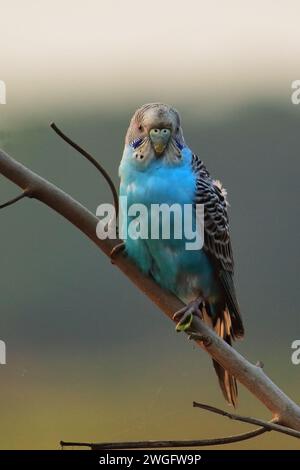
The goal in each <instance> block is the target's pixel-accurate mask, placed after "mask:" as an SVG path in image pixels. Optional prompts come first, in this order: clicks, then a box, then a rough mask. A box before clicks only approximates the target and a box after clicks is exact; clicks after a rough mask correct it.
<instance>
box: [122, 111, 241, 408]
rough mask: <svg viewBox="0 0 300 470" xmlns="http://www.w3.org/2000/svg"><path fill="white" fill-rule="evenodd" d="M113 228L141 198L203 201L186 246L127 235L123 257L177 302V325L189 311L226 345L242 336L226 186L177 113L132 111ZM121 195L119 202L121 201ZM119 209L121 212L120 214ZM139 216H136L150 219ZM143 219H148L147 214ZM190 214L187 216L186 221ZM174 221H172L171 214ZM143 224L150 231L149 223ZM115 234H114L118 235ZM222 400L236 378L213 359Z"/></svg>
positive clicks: (231, 397) (187, 323)
mask: <svg viewBox="0 0 300 470" xmlns="http://www.w3.org/2000/svg"><path fill="white" fill-rule="evenodd" d="M119 177H120V189H119V196H120V215H121V219H122V221H123V222H122V223H121V228H120V230H121V232H122V234H123V236H124V233H126V230H128V228H129V225H130V224H132V223H133V224H134V223H135V226H134V227H135V228H136V229H137V227H138V225H139V224H141V221H142V220H143V218H142V216H141V217H140V218H138V217H137V219H136V221H135V222H134V220H135V219H134V217H133V216H132V214H131V215H130V216H129V215H128V214H129V208H130V207H133V206H134V205H136V204H142V205H143V206H145V207H146V208H148V209H149V214H151V212H150V208H151V206H153V205H157V204H158V205H159V204H167V205H169V206H171V205H173V204H176V205H177V207H178V206H179V207H181V208H183V207H184V205H190V206H191V207H192V208H193V209H192V211H193V214H195V211H196V209H195V208H196V207H197V205H199V204H200V205H202V206H203V207H204V224H203V225H204V227H203V231H204V237H203V238H204V239H203V243H202V245H201V247H200V248H197V249H195V250H188V249H187V247H186V241H187V240H186V238H185V237H184V236H182V237H181V239H179V238H176V237H174V236H173V237H172V236H170V237H169V238H166V237H163V236H161V234H159V236H158V237H155V238H153V237H151V236H149V237H137V236H128V233H127V234H126V237H125V239H124V245H125V251H126V255H127V256H128V257H129V258H130V259H131V260H132V261H133V262H134V263H135V264H136V265H137V266H138V267H139V269H140V270H141V271H142V272H143V273H145V274H146V275H148V276H151V277H152V278H153V279H154V280H155V281H156V282H157V283H158V284H159V285H160V286H161V287H162V288H164V289H166V290H168V291H170V292H172V293H173V294H174V295H175V296H177V297H178V298H179V299H180V300H181V301H182V302H183V303H184V305H185V307H184V308H183V309H181V310H180V311H178V312H175V313H174V317H173V318H174V320H177V321H178V322H177V326H176V329H177V331H181V330H184V329H186V328H191V325H192V320H193V318H194V316H199V317H200V318H201V319H202V320H203V321H205V322H206V323H207V324H209V325H210V326H211V327H212V328H213V329H214V330H215V331H216V332H217V334H218V335H219V336H220V337H222V338H223V339H224V340H225V341H226V342H227V343H228V344H230V345H231V344H232V342H233V340H236V339H239V338H242V337H243V336H244V326H243V321H242V317H241V312H240V307H239V303H238V300H237V295H236V291H235V286H234V260H233V253H232V246H231V241H230V234H229V219H228V201H227V192H226V190H225V188H224V187H223V186H222V184H221V182H220V181H219V180H217V179H214V178H213V177H212V176H211V175H210V173H209V171H208V170H207V168H206V166H205V164H204V163H203V161H202V160H201V159H200V158H199V157H198V156H197V155H196V154H195V153H193V151H192V150H191V149H190V148H189V147H188V145H187V144H186V143H185V139H184V134H183V128H182V124H181V118H180V115H179V113H178V111H177V110H176V109H175V108H174V107H172V106H169V105H167V104H164V103H149V104H145V105H143V106H141V107H140V108H138V109H137V110H136V111H135V113H134V114H133V116H132V118H131V120H130V124H129V127H128V130H127V133H126V137H125V146H124V151H123V155H122V159H121V163H120V166H119ZM124 201H126V204H125V202H124ZM125 212H127V213H125ZM149 214H147V216H146V217H145V216H144V222H145V221H147V222H149V223H150V225H151V222H152V223H153V220H152V221H151V217H150V216H149ZM149 217H150V220H149ZM193 220H195V218H194V219H193ZM172 221H173V225H174V219H172ZM148 230H149V231H150V229H149V227H148ZM121 238H122V237H121ZM213 365H214V369H215V371H216V373H217V376H218V381H219V385H220V387H221V390H222V392H223V395H224V397H225V399H226V401H227V402H228V403H229V404H230V405H233V406H234V407H236V406H237V397H238V390H237V384H236V379H235V378H234V377H233V376H232V375H231V374H230V373H229V372H228V371H227V370H225V369H224V368H223V367H222V366H221V365H220V364H219V363H218V362H217V361H215V360H213Z"/></svg>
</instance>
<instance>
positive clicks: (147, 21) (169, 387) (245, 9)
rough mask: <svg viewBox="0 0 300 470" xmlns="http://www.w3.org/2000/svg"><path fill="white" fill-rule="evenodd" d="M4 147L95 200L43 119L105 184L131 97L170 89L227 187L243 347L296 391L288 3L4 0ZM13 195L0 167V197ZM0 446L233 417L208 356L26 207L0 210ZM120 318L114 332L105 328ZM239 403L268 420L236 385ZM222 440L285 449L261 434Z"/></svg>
mask: <svg viewBox="0 0 300 470" xmlns="http://www.w3.org/2000/svg"><path fill="white" fill-rule="evenodd" d="M0 6H1V28H0V44H1V46H0V47H1V56H0V79H1V80H4V81H5V82H6V86H7V104H6V105H1V106H0V125H1V127H0V143H1V146H2V147H3V148H4V149H5V150H6V151H7V152H9V153H10V154H11V155H12V156H14V157H15V158H17V159H18V160H20V161H21V162H23V163H24V164H26V165H28V166H29V167H30V168H32V169H33V170H35V171H37V172H39V173H40V174H42V175H43V176H45V177H47V178H49V179H50V180H51V181H53V182H55V183H57V184H58V185H59V186H61V187H63V188H64V189H65V190H66V191H68V192H70V193H71V194H72V195H73V196H74V197H76V198H78V199H79V200H80V201H82V202H83V203H84V204H86V205H88V207H89V208H91V210H93V211H95V210H96V207H97V205H98V204H99V203H101V202H103V201H105V202H107V201H110V194H109V191H108V190H107V188H106V186H105V184H104V182H103V181H102V180H101V179H100V178H99V176H98V174H96V173H95V171H94V170H93V169H92V168H91V167H90V166H89V165H88V163H86V162H85V161H82V159H81V157H80V156H79V155H77V154H75V153H74V151H72V150H71V149H70V148H69V147H67V146H66V145H65V144H64V143H63V142H61V141H60V140H59V139H58V138H57V137H56V136H55V135H54V133H53V132H52V131H51V130H50V129H49V127H48V124H49V122H50V121H52V120H55V121H56V122H57V124H59V125H60V126H62V127H63V129H64V130H65V131H66V132H68V134H69V135H70V136H73V137H74V138H75V139H76V140H77V141H78V142H80V143H81V144H82V145H84V146H85V147H86V148H87V149H89V150H90V151H91V152H93V154H94V155H95V156H96V157H97V158H99V159H100V160H101V162H102V163H103V164H104V166H105V167H106V168H107V169H108V170H109V171H110V172H111V174H112V175H113V176H114V180H115V182H116V183H117V181H118V178H117V168H118V163H119V160H120V156H121V153H122V146H123V138H124V134H125V131H126V127H127V124H128V121H129V118H130V116H131V114H132V113H133V111H134V109H135V108H136V107H137V106H139V105H141V104H143V103H144V102H149V101H166V102H168V103H171V104H173V105H174V106H176V107H177V108H178V109H179V110H180V112H181V115H182V119H183V126H184V129H185V135H186V140H187V142H188V143H189V145H190V146H191V147H192V148H193V149H194V150H195V151H196V152H197V153H198V154H199V155H201V157H202V158H203V159H204V161H205V162H206V164H207V166H208V168H209V170H210V171H211V172H212V173H213V175H214V176H216V177H218V178H220V179H221V180H222V181H223V182H224V184H225V186H226V187H227V189H228V191H229V198H230V203H231V208H230V217H231V233H232V241H233V247H234V252H235V259H236V266H237V272H236V284H237V290H238V293H239V298H240V303H241V306H242V311H243V316H244V320H245V326H246V332H247V335H246V338H245V340H244V341H243V342H242V343H241V344H239V345H238V348H239V350H240V351H241V352H242V353H243V354H245V355H246V356H247V357H248V358H249V359H250V360H251V361H253V362H256V361H257V360H262V361H263V362H264V363H265V370H266V372H267V373H268V374H269V375H270V376H271V377H272V378H273V379H274V380H275V381H276V382H277V383H278V384H279V385H280V386H281V387H282V388H283V389H284V390H285V391H286V392H287V393H289V394H290V395H291V397H292V398H293V399H295V400H298V401H299V374H300V366H298V367H297V366H293V365H292V363H291V360H290V356H291V349H290V345H291V343H292V341H293V340H294V339H299V337H300V328H299V319H298V318H299V317H298V315H299V307H298V292H299V248H298V246H299V228H300V227H299V207H298V203H299V181H298V175H299V169H300V165H299V124H300V105H299V106H298V107H297V106H294V105H292V104H291V98H290V96H291V82H292V81H293V80H296V79H299V78H300V28H299V15H300V4H299V2H297V1H276V0H274V1H267V0H263V1H258V0H256V1H252V2H246V1H227V2H216V1H208V0H207V1H199V0H197V1H192V0H187V1H186V2H181V1H177V0H176V1H175V0H173V1H169V0H165V1H164V2H161V1H157V0H152V1H151V2H148V3H147V2H146V3H145V2H140V1H135V0H128V1H126V2H124V1H121V0H119V1H116V0H115V1H114V2H111V1H91V0H85V1H84V2H83V1H77V2H74V0H73V1H67V0H61V1H58V0H55V1H54V0H52V1H37V0H36V1H33V0H27V1H26V2H22V1H16V0H10V1H8V0H2V1H1V2H0ZM17 192H18V189H17V188H16V187H14V186H13V185H11V184H9V183H8V182H6V181H5V180H4V179H3V178H1V179H0V201H1V202H4V201H5V200H7V199H8V198H10V197H13V196H14V195H16V193H17ZM0 224H1V225H0V226H1V233H0V253H1V264H0V276H1V284H0V309H1V320H0V338H1V339H2V340H4V341H6V344H7V361H8V364H7V365H6V366H0V375H1V388H0V402H1V414H0V416H1V434H0V447H1V448H3V449H20V448H36V449H37V448H58V443H59V441H60V440H61V439H64V440H78V441H80V440H82V441H93V442H97V441H98V442H99V441H108V440H127V439H128V440H130V439H173V438H174V439H189V438H193V439H195V438H207V437H219V436H222V435H228V434H234V433H238V432H243V431H246V430H248V429H249V427H247V426H246V425H243V424H238V423H234V422H230V421H226V420H225V419H224V418H221V417H214V416H212V415H207V414H206V413H204V412H200V411H197V410H193V408H192V401H193V400H198V401H202V402H207V403H210V404H213V405H216V406H220V407H224V408H226V404H225V403H224V401H223V398H222V396H221V394H220V392H219V389H218V386H217V383H216V379H215V376H214V373H213V371H212V367H211V364H210V361H209V359H208V357H207V356H206V355H205V354H203V353H202V352H201V351H200V350H198V349H196V348H194V347H193V345H192V344H191V343H189V342H188V341H187V340H186V338H185V337H184V336H180V335H177V334H175V332H174V327H173V325H172V324H171V323H170V322H169V321H168V320H167V319H166V318H165V317H164V316H163V315H162V314H161V313H160V312H159V311H158V310H157V309H156V308H155V307H154V306H153V305H152V304H151V303H150V302H149V301H148V300H147V299H146V298H145V297H144V296H143V295H142V294H140V293H139V292H137V290H136V289H135V287H133V286H132V285H131V284H130V283H129V282H128V281H127V280H126V279H125V278H124V276H123V275H122V274H121V273H119V272H118V270H117V269H116V268H114V267H112V266H111V265H110V263H109V261H108V260H107V259H105V258H104V256H102V255H101V253H99V252H98V251H97V249H96V248H95V247H94V246H93V245H92V244H91V243H90V242H89V241H88V240H86V239H85V238H84V236H83V235H82V234H81V233H79V232H78V231H77V230H75V229H74V227H72V226H70V225H69V224H68V223H67V222H66V221H64V220H63V219H61V218H60V217H59V216H58V215H56V214H55V213H53V212H50V210H48V209H47V208H46V207H44V206H42V205H41V204H39V203H37V202H36V201H30V200H29V201H22V202H20V203H19V204H18V205H16V206H13V207H11V208H9V209H5V210H3V211H1V213H0ZM116 325H118V327H116ZM238 411H239V412H240V413H244V414H249V415H254V416H257V417H261V418H266V419H268V418H269V415H268V413H267V411H266V410H265V409H264V408H263V407H262V406H260V405H259V404H258V402H257V401H256V400H255V399H253V398H252V397H251V396H250V395H249V394H248V392H246V391H244V390H243V389H241V394H240V406H239V409H238ZM227 448H239V449H243V448H250V449H262V448H297V441H296V440H294V439H293V438H288V437H284V436H281V435H280V436H279V435H275V434H274V435H271V434H268V435H265V436H263V437H259V438H257V439H255V440H252V441H248V442H243V443H240V444H235V445H232V446H228V447H227Z"/></svg>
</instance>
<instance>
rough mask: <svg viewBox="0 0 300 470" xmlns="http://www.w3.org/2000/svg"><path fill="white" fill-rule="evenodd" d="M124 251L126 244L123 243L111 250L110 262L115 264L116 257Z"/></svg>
mask: <svg viewBox="0 0 300 470" xmlns="http://www.w3.org/2000/svg"><path fill="white" fill-rule="evenodd" d="M124 250H125V243H124V242H121V243H119V244H118V245H116V246H114V247H113V249H112V250H111V252H110V255H109V256H110V261H111V262H112V264H114V262H115V259H116V256H117V255H118V254H119V253H121V252H122V251H124Z"/></svg>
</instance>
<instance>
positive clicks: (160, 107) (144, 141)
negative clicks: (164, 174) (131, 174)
mask: <svg viewBox="0 0 300 470" xmlns="http://www.w3.org/2000/svg"><path fill="white" fill-rule="evenodd" d="M125 144H126V145H129V146H131V148H132V149H133V156H134V158H135V159H136V160H137V161H140V162H143V165H145V164H148V163H149V162H151V161H153V160H156V159H164V161H165V162H166V163H171V164H176V163H177V162H180V159H181V150H182V148H183V147H184V138H183V132H182V128H181V125H180V117H179V114H178V112H177V111H176V110H175V109H174V108H172V107H171V106H168V105H166V104H162V103H150V104H145V105H144V106H142V107H141V108H139V109H137V111H136V112H135V113H134V115H133V117H132V119H131V121H130V125H129V128H128V131H127V134H126V139H125Z"/></svg>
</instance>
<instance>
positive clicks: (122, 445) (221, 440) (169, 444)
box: [60, 428, 269, 450]
mask: <svg viewBox="0 0 300 470" xmlns="http://www.w3.org/2000/svg"><path fill="white" fill-rule="evenodd" d="M268 431H269V430H268V429H265V428H258V429H255V430H254V431H249V432H245V433H243V434H236V435H233V436H226V437H217V438H214V439H199V440H197V439H196V440H183V441H128V442H126V441H125V442H103V443H96V444H93V443H87V442H64V441H61V442H60V445H61V446H62V447H71V446H77V447H90V448H91V449H93V450H118V449H119V450H120V449H166V448H176V447H181V448H184V447H205V446H217V445H225V444H232V443H234V442H240V441H246V440H247V439H253V438H254V437H256V436H260V435H261V434H264V433H265V432H268Z"/></svg>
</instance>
